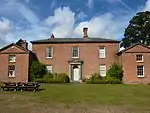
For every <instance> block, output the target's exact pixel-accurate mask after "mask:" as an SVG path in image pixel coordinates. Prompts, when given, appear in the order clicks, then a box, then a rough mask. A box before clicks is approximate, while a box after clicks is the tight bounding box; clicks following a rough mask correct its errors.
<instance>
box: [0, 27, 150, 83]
mask: <svg viewBox="0 0 150 113" xmlns="http://www.w3.org/2000/svg"><path fill="white" fill-rule="evenodd" d="M31 43H32V51H29V50H28V48H27V43H26V41H24V40H22V42H21V46H18V44H14V43H12V44H9V45H7V46H5V47H3V48H1V49H0V63H1V66H0V81H15V82H18V81H19V82H25V81H29V76H30V75H29V69H30V64H31V61H33V59H35V58H36V59H37V60H38V61H39V62H41V63H44V64H45V65H46V68H47V71H48V72H49V73H66V74H68V75H69V77H70V79H71V81H77V82H80V81H82V80H83V79H85V78H89V77H90V76H91V74H94V73H100V75H101V76H103V77H105V76H106V72H107V70H108V69H109V68H110V66H111V64H113V63H118V64H120V65H122V69H123V72H124V73H123V82H124V83H126V84H132V83H133V84H135V83H150V74H149V73H150V63H149V59H150V47H148V46H145V45H142V44H136V45H133V46H131V47H129V48H127V49H124V50H122V51H119V43H120V42H119V41H117V40H110V39H104V38H100V37H99V38H91V37H88V28H84V29H83V37H82V38H55V36H54V35H52V36H51V37H50V38H48V39H43V40H34V41H31ZM118 51H119V52H118Z"/></svg>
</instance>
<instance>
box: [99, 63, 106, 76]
mask: <svg viewBox="0 0 150 113" xmlns="http://www.w3.org/2000/svg"><path fill="white" fill-rule="evenodd" d="M102 66H103V68H105V69H103V70H101V67H102ZM103 71H105V75H101V72H103ZM99 73H100V76H102V77H106V73H107V67H106V65H105V64H100V66H99Z"/></svg>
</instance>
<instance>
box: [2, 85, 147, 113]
mask: <svg viewBox="0 0 150 113" xmlns="http://www.w3.org/2000/svg"><path fill="white" fill-rule="evenodd" d="M3 112H4V113H20V112H21V113H55V112H56V113H82V112H83V113H114V112H115V113H150V85H123V84H119V85H99V84H41V86H40V91H39V92H35V93H34V92H30V91H24V92H11V91H9V92H8V91H6V92H0V113H3Z"/></svg>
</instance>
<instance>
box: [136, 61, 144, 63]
mask: <svg viewBox="0 0 150 113" xmlns="http://www.w3.org/2000/svg"><path fill="white" fill-rule="evenodd" d="M136 62H137V63H143V62H144V61H136Z"/></svg>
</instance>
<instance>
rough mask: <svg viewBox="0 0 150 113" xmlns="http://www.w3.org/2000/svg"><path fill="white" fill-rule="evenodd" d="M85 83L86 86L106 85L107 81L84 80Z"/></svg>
mask: <svg viewBox="0 0 150 113" xmlns="http://www.w3.org/2000/svg"><path fill="white" fill-rule="evenodd" d="M85 83H87V84H106V83H107V81H106V80H104V79H93V80H91V79H87V80H85Z"/></svg>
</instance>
